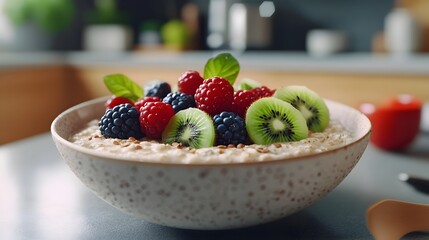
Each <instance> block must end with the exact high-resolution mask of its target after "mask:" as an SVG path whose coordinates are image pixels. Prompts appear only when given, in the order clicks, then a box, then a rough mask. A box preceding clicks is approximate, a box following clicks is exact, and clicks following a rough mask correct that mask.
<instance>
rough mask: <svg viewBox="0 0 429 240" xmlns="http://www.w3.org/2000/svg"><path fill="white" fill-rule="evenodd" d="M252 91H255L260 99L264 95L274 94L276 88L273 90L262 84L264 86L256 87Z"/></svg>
mask: <svg viewBox="0 0 429 240" xmlns="http://www.w3.org/2000/svg"><path fill="white" fill-rule="evenodd" d="M251 91H253V92H254V93H255V95H256V97H257V99H259V98H263V97H271V96H273V94H274V92H275V91H276V90H271V89H269V88H267V87H265V86H262V87H257V88H254V89H252V90H251Z"/></svg>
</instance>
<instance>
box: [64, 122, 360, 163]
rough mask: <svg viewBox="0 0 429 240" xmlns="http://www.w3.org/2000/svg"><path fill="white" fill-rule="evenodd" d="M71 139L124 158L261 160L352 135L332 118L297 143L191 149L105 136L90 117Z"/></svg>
mask: <svg viewBox="0 0 429 240" xmlns="http://www.w3.org/2000/svg"><path fill="white" fill-rule="evenodd" d="M70 141H71V142H73V143H75V144H77V145H80V146H83V147H86V148H90V149H94V150H95V151H99V152H107V153H110V154H112V155H115V156H118V157H123V158H126V159H133V160H139V161H148V162H165V163H184V164H187V163H239V162H260V161H267V160H278V159H284V158H289V157H296V156H304V155H309V154H312V153H319V152H324V151H327V150H331V149H335V148H338V147H341V146H343V145H346V144H348V143H350V142H351V141H352V136H351V134H350V133H349V132H348V131H347V130H345V129H344V127H343V126H342V125H341V124H340V123H338V122H336V121H333V120H331V122H330V125H329V127H328V128H326V129H325V131H324V132H321V133H311V132H310V134H309V137H308V138H306V139H303V140H301V141H297V142H286V143H274V144H271V145H257V144H252V145H242V144H239V145H238V146H236V147H233V146H214V147H210V148H201V149H194V148H190V147H184V146H182V145H180V144H172V145H170V144H164V143H160V142H158V141H154V140H147V139H141V140H136V139H126V140H122V139H116V138H108V139H106V138H104V137H103V136H102V135H101V133H100V131H99V130H98V120H93V121H91V122H89V123H88V126H87V127H86V128H84V129H83V130H81V131H80V132H78V133H76V134H75V135H73V136H72V137H71V139H70Z"/></svg>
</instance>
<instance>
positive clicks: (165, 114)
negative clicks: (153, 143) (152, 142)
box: [139, 102, 175, 139]
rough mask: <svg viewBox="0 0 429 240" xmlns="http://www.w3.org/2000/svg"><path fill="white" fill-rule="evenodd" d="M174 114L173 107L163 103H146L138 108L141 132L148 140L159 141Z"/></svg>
mask: <svg viewBox="0 0 429 240" xmlns="http://www.w3.org/2000/svg"><path fill="white" fill-rule="evenodd" d="M174 114H175V112H174V109H173V107H171V105H169V104H167V103H164V102H148V103H146V104H145V105H144V106H143V107H141V108H140V118H139V120H140V125H141V130H142V132H143V133H145V134H146V135H147V136H148V137H149V138H153V139H161V135H162V132H163V131H164V128H165V126H166V125H167V123H168V121H170V118H171V117H172V116H173V115H174Z"/></svg>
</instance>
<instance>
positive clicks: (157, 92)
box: [144, 81, 171, 99]
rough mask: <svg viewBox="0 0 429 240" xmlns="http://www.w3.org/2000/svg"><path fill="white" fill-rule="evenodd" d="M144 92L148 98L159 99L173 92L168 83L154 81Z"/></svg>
mask: <svg viewBox="0 0 429 240" xmlns="http://www.w3.org/2000/svg"><path fill="white" fill-rule="evenodd" d="M144 92H145V96H146V97H159V98H160V99H163V98H164V97H165V96H167V94H169V93H170V92H171V86H170V84H168V83H167V82H162V81H152V82H150V83H148V84H147V85H146V86H145V89H144Z"/></svg>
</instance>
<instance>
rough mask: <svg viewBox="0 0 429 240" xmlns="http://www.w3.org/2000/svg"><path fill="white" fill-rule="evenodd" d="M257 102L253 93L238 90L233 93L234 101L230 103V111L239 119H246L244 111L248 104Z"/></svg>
mask: <svg viewBox="0 0 429 240" xmlns="http://www.w3.org/2000/svg"><path fill="white" fill-rule="evenodd" d="M256 100H257V97H256V95H255V93H254V92H253V91H250V90H238V91H236V92H234V101H233V103H232V111H233V112H235V113H237V114H238V115H239V116H240V117H242V118H245V117H246V111H247V109H248V108H249V106H250V104H252V103H253V102H254V101H256Z"/></svg>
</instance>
